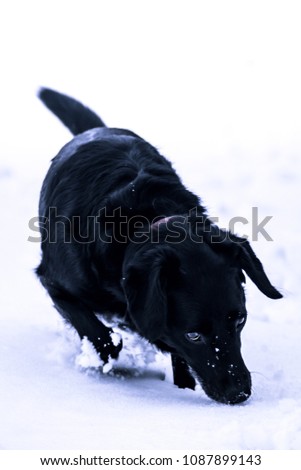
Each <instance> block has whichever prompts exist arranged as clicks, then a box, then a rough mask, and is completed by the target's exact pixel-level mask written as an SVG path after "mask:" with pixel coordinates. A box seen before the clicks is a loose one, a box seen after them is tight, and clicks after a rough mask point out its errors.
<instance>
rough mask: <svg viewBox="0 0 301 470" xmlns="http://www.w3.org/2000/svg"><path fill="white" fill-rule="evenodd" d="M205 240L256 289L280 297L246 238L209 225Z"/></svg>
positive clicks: (275, 297)
mask: <svg viewBox="0 0 301 470" xmlns="http://www.w3.org/2000/svg"><path fill="white" fill-rule="evenodd" d="M204 237H205V241H206V242H207V243H209V244H210V245H211V246H212V248H213V250H214V251H216V252H217V253H221V254H223V255H224V256H226V257H227V258H228V260H229V261H230V263H231V264H232V265H234V266H237V267H239V268H240V269H242V270H243V271H245V273H246V274H247V275H248V276H249V278H250V279H251V280H252V281H253V282H254V284H255V285H256V286H257V287H258V289H259V290H260V291H261V292H262V293H263V294H265V295H266V296H267V297H269V298H270V299H281V298H282V297H283V296H282V294H280V292H278V290H277V289H275V287H274V286H272V284H271V283H270V281H269V279H268V277H267V275H266V274H265V272H264V269H263V266H262V264H261V262H260V260H259V259H258V258H257V257H256V255H255V253H254V251H253V250H252V248H251V245H250V243H249V242H248V241H247V239H246V238H240V237H237V236H236V235H234V234H232V233H231V232H227V231H225V230H221V229H219V228H218V227H217V226H213V225H212V226H211V227H210V230H208V229H207V230H206V232H204Z"/></svg>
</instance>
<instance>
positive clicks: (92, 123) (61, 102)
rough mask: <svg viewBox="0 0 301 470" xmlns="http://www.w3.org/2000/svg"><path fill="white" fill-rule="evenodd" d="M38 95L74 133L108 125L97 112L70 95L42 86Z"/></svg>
mask: <svg viewBox="0 0 301 470" xmlns="http://www.w3.org/2000/svg"><path fill="white" fill-rule="evenodd" d="M38 96H39V98H40V99H41V101H42V102H43V103H44V104H45V106H47V108H48V109H50V111H52V112H53V113H54V114H55V115H56V116H57V117H58V118H59V119H60V120H61V121H62V122H63V124H65V126H66V127H68V129H69V130H70V131H71V132H72V134H73V135H77V134H80V133H81V132H84V131H87V130H89V129H93V128H94V127H106V125H105V123H104V122H103V121H102V120H101V119H100V117H99V116H97V114H95V113H94V112H93V111H91V109H89V108H87V107H86V106H84V105H83V104H81V103H80V102H79V101H76V100H75V99H73V98H71V97H70V96H67V95H64V94H62V93H58V92H57V91H54V90H50V89H49V88H41V89H40V90H39V93H38Z"/></svg>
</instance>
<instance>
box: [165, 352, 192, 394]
mask: <svg viewBox="0 0 301 470" xmlns="http://www.w3.org/2000/svg"><path fill="white" fill-rule="evenodd" d="M171 363H172V370H173V381H174V384H175V385H177V386H178V387H179V388H191V389H192V390H194V389H195V385H196V382H195V379H194V377H193V376H192V375H191V373H190V371H189V366H188V364H187V362H186V361H185V359H182V358H181V357H180V356H178V355H176V354H171Z"/></svg>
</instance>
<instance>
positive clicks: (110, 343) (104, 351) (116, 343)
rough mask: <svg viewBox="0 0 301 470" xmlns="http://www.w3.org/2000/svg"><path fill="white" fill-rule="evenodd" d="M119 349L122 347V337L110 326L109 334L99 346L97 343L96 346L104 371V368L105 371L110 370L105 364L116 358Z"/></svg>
mask: <svg viewBox="0 0 301 470" xmlns="http://www.w3.org/2000/svg"><path fill="white" fill-rule="evenodd" d="M121 349H122V337H121V336H120V335H119V334H118V333H116V332H115V331H113V330H112V329H111V328H110V330H109V336H108V338H107V340H106V341H105V342H104V343H103V344H102V345H101V346H100V345H98V347H97V352H98V354H99V355H100V357H101V359H102V361H103V363H104V367H103V371H104V372H105V370H106V371H107V372H108V371H109V370H111V369H109V366H107V364H111V363H112V360H115V359H117V358H118V356H119V353H120V351H121ZM108 369H109V370H108Z"/></svg>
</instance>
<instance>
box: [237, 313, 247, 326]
mask: <svg viewBox="0 0 301 470" xmlns="http://www.w3.org/2000/svg"><path fill="white" fill-rule="evenodd" d="M245 321H246V317H245V315H240V316H239V317H238V318H237V319H236V320H235V325H236V328H239V327H240V326H242V325H243V324H244V322H245Z"/></svg>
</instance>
